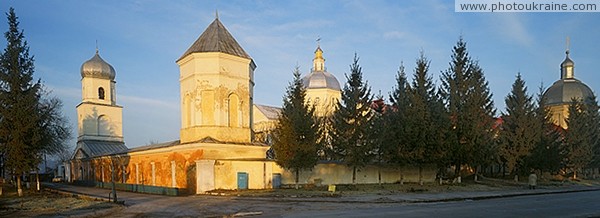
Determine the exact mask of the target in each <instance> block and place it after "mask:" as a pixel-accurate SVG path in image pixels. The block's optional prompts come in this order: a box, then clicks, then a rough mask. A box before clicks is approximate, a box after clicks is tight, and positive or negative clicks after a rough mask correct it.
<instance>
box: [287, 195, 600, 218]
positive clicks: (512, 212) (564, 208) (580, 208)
mask: <svg viewBox="0 0 600 218" xmlns="http://www.w3.org/2000/svg"><path fill="white" fill-rule="evenodd" d="M280 215H281V216H285V217H311V218H314V217H486V218H488V217H600V191H589V192H576V193H562V194H547V195H533V196H518V197H510V198H496V199H487V200H477V201H457V202H438V203H420V204H388V205H380V206H379V207H377V208H356V209H351V208H348V207H341V208H340V209H331V210H308V211H303V212H301V213H298V212H294V213H282V214H280Z"/></svg>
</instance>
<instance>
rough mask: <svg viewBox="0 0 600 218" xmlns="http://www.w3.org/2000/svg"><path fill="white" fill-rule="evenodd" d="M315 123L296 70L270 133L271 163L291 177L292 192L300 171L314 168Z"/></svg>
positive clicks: (318, 133)
mask: <svg viewBox="0 0 600 218" xmlns="http://www.w3.org/2000/svg"><path fill="white" fill-rule="evenodd" d="M319 135H320V130H319V123H318V121H317V118H316V115H315V108H314V106H309V105H308V104H307V102H306V88H305V87H304V84H303V83H302V79H301V78H300V70H299V68H298V67H296V69H295V70H294V80H293V81H292V82H290V85H289V86H288V88H287V90H286V95H285V96H284V98H283V108H282V111H281V114H280V116H279V118H278V124H277V126H276V128H275V130H274V137H273V138H274V139H273V151H274V152H275V162H276V163H277V164H278V165H279V166H281V167H283V168H286V169H289V170H291V171H293V172H294V173H295V182H296V189H298V179H299V178H298V177H299V174H300V171H301V170H308V169H312V168H313V167H314V166H315V165H316V164H317V158H318V148H319V145H318V139H319Z"/></svg>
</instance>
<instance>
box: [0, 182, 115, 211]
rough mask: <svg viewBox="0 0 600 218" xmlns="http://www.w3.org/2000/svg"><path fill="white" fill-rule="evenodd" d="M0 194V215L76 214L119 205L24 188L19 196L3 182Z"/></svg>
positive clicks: (14, 189)
mask: <svg viewBox="0 0 600 218" xmlns="http://www.w3.org/2000/svg"><path fill="white" fill-rule="evenodd" d="M2 190H3V193H2V196H0V217H6V216H11V217H13V216H14V217H31V216H41V215H44V216H47V215H60V214H65V215H74V214H75V215H76V214H78V213H82V212H83V213H89V212H95V211H99V210H105V209H111V208H116V207H119V205H116V204H113V203H109V202H103V201H89V200H84V199H79V198H76V197H70V196H63V195H59V194H55V193H50V192H46V191H41V192H37V191H35V190H29V189H24V190H23V194H24V195H23V196H22V197H19V196H18V194H17V190H16V187H14V186H11V185H8V184H4V185H3V187H2Z"/></svg>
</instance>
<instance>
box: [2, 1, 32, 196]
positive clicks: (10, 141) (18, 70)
mask: <svg viewBox="0 0 600 218" xmlns="http://www.w3.org/2000/svg"><path fill="white" fill-rule="evenodd" d="M7 17H8V25H9V29H8V31H7V32H6V33H5V34H4V37H5V38H6V40H7V45H6V48H5V49H4V52H3V53H2V54H0V115H1V116H2V119H1V122H0V141H1V143H2V144H3V153H4V155H5V161H6V163H5V168H6V169H7V170H10V171H11V172H12V173H13V175H15V176H16V177H17V189H18V193H19V196H22V194H23V193H22V188H21V175H23V174H24V173H25V172H28V171H29V170H31V169H34V168H35V164H36V163H37V159H36V157H37V155H38V151H39V150H36V147H37V146H38V145H39V144H38V143H39V142H40V141H41V137H42V135H41V134H39V132H36V130H38V121H39V116H38V115H39V113H38V101H39V99H40V89H41V84H40V81H39V80H38V81H37V82H33V72H34V65H33V57H32V56H30V55H29V46H28V45H27V41H25V39H24V38H25V37H24V35H23V31H22V30H19V22H18V21H17V15H16V14H15V11H14V9H13V8H10V11H9V12H8V13H7Z"/></svg>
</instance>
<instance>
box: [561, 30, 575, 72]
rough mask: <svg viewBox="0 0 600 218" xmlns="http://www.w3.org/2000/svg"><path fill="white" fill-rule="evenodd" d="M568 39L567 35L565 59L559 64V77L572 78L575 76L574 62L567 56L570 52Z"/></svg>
mask: <svg viewBox="0 0 600 218" xmlns="http://www.w3.org/2000/svg"><path fill="white" fill-rule="evenodd" d="M570 53H571V52H570V40H569V37H567V49H566V51H565V55H566V57H565V60H564V61H563V62H562V64H560V78H561V79H573V78H575V72H574V71H575V70H574V69H575V63H574V62H573V60H571V58H570V57H569V54H570Z"/></svg>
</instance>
